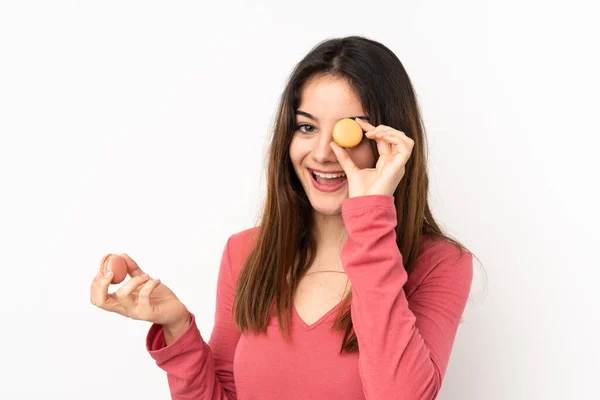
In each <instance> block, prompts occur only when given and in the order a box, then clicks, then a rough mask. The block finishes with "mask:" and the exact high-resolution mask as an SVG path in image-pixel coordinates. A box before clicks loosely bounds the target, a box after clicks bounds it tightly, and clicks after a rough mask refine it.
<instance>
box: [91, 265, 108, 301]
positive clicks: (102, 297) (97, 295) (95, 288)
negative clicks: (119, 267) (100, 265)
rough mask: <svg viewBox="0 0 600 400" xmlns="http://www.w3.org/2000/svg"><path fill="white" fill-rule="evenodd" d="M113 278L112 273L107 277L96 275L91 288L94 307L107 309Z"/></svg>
mask: <svg viewBox="0 0 600 400" xmlns="http://www.w3.org/2000/svg"><path fill="white" fill-rule="evenodd" d="M112 278H113V272H112V271H109V272H108V273H107V274H106V275H104V274H102V273H98V275H96V278H95V279H94V281H93V282H92V285H91V288H90V301H91V302H92V304H93V305H95V306H98V307H100V308H103V309H107V307H108V305H109V304H108V303H109V302H108V300H109V296H108V287H109V286H110V283H111V281H112Z"/></svg>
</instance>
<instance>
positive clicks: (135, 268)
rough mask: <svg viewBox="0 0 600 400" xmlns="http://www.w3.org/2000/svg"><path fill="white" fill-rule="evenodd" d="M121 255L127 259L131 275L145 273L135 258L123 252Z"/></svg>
mask: <svg viewBox="0 0 600 400" xmlns="http://www.w3.org/2000/svg"><path fill="white" fill-rule="evenodd" d="M121 257H123V258H124V259H125V263H126V264H127V273H128V274H129V276H131V277H132V278H133V277H136V276H141V275H144V271H142V269H141V268H140V267H139V265H137V263H136V262H135V261H134V260H133V258H131V257H129V256H128V255H127V254H125V253H123V254H121Z"/></svg>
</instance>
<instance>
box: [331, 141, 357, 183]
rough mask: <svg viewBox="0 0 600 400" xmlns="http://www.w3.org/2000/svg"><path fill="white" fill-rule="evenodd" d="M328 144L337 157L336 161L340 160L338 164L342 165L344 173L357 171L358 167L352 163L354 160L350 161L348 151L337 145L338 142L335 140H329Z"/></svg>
mask: <svg viewBox="0 0 600 400" xmlns="http://www.w3.org/2000/svg"><path fill="white" fill-rule="evenodd" d="M329 146H330V147H331V149H332V150H333V152H334V153H335V156H336V157H337V159H338V161H339V162H340V165H341V166H342V169H343V170H344V172H345V173H346V176H348V175H350V174H351V173H353V172H354V171H358V167H357V166H356V164H354V161H352V158H350V153H348V150H346V149H343V148H342V147H340V146H338V144H337V143H335V142H330V143H329Z"/></svg>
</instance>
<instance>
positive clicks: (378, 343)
mask: <svg viewBox="0 0 600 400" xmlns="http://www.w3.org/2000/svg"><path fill="white" fill-rule="evenodd" d="M342 216H343V219H344V224H345V226H346V230H347V232H348V238H347V240H346V242H345V243H344V246H343V248H342V250H341V254H340V256H341V260H342V265H343V266H344V269H345V271H346V273H347V275H348V277H349V279H350V281H351V283H352V302H351V316H352V323H353V326H354V331H355V334H356V337H357V340H358V346H359V374H360V378H361V381H362V385H363V391H364V394H365V397H366V399H367V400H379V399H407V400H408V399H410V400H430V399H435V398H436V397H437V395H438V392H439V390H440V387H441V384H442V378H443V376H444V373H445V370H446V366H447V363H448V360H449V357H450V353H451V349H452V345H453V342H454V338H455V336H456V332H457V329H458V324H459V322H460V319H461V316H462V313H463V311H464V308H465V306H466V302H467V299H468V295H469V291H470V287H471V281H472V274H473V271H472V255H471V254H470V253H468V252H464V254H463V256H462V257H460V258H459V256H458V255H459V252H458V249H456V251H454V250H448V251H447V252H446V253H447V254H445V255H444V257H442V258H441V259H439V257H437V258H436V257H430V259H429V260H427V257H426V256H427V255H423V256H422V257H421V259H420V260H419V262H420V263H424V264H421V265H423V266H425V265H426V266H427V268H428V272H427V274H426V275H424V277H423V279H422V281H421V282H420V284H419V285H418V287H416V288H415V289H414V290H412V291H411V295H410V298H407V295H406V293H405V290H404V286H405V284H406V282H407V280H408V275H407V273H406V271H405V268H404V265H403V260H402V255H401V254H400V251H399V249H398V246H397V244H396V233H395V230H394V229H395V227H396V225H397V219H396V217H397V215H396V209H395V206H394V198H393V197H392V196H386V195H370V196H360V197H354V198H349V199H346V200H344V202H343V203H342ZM453 248H454V247H453V246H451V247H448V249H453ZM424 259H425V260H424Z"/></svg>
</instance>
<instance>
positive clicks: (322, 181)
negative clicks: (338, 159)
mask: <svg viewBox="0 0 600 400" xmlns="http://www.w3.org/2000/svg"><path fill="white" fill-rule="evenodd" d="M309 172H310V177H311V181H312V184H313V187H314V188H315V189H317V190H319V191H321V192H335V191H336V190H339V189H340V188H342V187H343V186H344V185H346V182H347V181H348V179H346V174H345V173H344V172H343V171H338V172H320V171H315V170H313V169H309Z"/></svg>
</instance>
